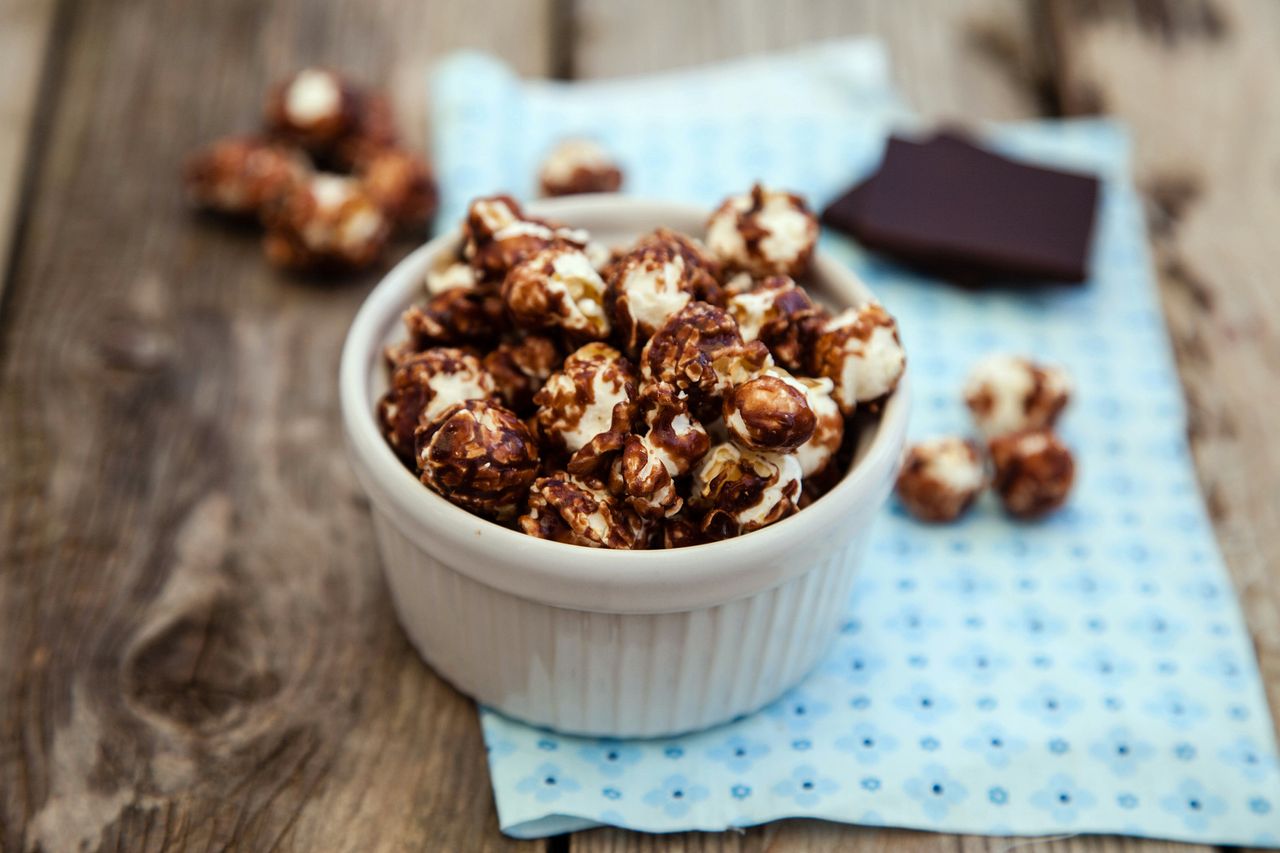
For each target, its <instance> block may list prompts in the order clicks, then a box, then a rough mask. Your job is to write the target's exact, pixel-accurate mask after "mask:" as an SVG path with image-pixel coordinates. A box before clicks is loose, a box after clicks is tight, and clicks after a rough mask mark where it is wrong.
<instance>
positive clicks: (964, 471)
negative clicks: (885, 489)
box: [897, 436, 987, 522]
mask: <svg viewBox="0 0 1280 853" xmlns="http://www.w3.org/2000/svg"><path fill="white" fill-rule="evenodd" d="M986 481H987V475H986V466H985V464H984V463H983V459H982V454H981V452H980V451H979V450H978V446H977V445H976V444H974V443H973V442H972V441H967V440H966V439H963V438H956V437H953V436H947V437H943V438H934V439H929V440H928V441H922V442H920V443H919V444H916V445H913V446H912V447H911V448H910V450H909V451H908V452H907V456H906V460H905V461H904V462H903V463H902V471H901V473H899V475H898V483H897V491H898V499H899V500H901V501H902V504H903V506H905V507H906V508H907V510H908V511H909V512H910V513H911V514H912V515H914V516H915V517H916V518H918V519H920V520H921V521H931V522H947V521H954V520H956V519H957V518H959V517H960V516H961V515H963V514H964V513H965V511H966V510H968V509H969V507H970V506H972V505H973V502H974V501H975V500H977V498H978V495H979V494H980V493H981V492H982V489H983V488H984V487H985V486H986Z"/></svg>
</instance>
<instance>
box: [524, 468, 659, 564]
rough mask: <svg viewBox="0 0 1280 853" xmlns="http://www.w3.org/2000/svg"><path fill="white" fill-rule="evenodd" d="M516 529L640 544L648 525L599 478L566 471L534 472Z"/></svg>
mask: <svg viewBox="0 0 1280 853" xmlns="http://www.w3.org/2000/svg"><path fill="white" fill-rule="evenodd" d="M520 529H521V530H522V531H524V532H525V533H527V534H528V535H530V536H536V537H537V538H539V539H551V540H553V541H556V542H565V543H568V544H571V545H584V546H586V547H588V548H616V549H626V550H633V551H634V550H640V549H643V548H647V547H648V546H649V539H650V538H651V536H652V535H653V532H654V528H653V526H652V525H651V524H650V523H649V522H647V521H646V520H645V519H643V518H642V517H640V516H639V515H638V514H636V513H635V512H633V511H632V510H631V509H630V508H629V507H627V506H626V504H625V503H623V502H622V501H620V500H618V499H617V498H616V497H614V496H613V495H612V494H610V493H609V491H608V490H607V489H605V488H604V487H603V486H602V485H600V484H599V483H595V482H592V481H590V480H584V479H581V478H578V477H574V476H572V475H569V474H566V473H563V472H561V473H559V474H553V475H552V476H550V477H539V478H538V480H537V481H536V482H535V483H534V484H533V488H532V490H531V491H530V493H529V511H528V512H527V513H526V514H524V515H523V516H521V517H520Z"/></svg>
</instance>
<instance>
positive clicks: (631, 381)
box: [533, 343, 637, 453]
mask: <svg viewBox="0 0 1280 853" xmlns="http://www.w3.org/2000/svg"><path fill="white" fill-rule="evenodd" d="M636 383H637V380H636V372H635V368H634V367H632V366H631V362H629V361H627V359H626V358H625V357H623V355H622V353H620V352H618V351H617V350H616V349H614V348H613V347H611V346H609V345H607V344H603V343H589V344H587V345H586V346H583V347H581V348H580V349H578V350H577V351H576V352H574V353H572V354H570V355H569V357H568V358H566V359H565V360H564V365H563V366H562V367H561V369H560V370H559V371H557V372H556V373H553V374H551V377H550V378H549V379H547V381H546V384H545V385H543V386H542V390H540V391H538V393H537V394H535V395H534V397H533V401H534V403H536V404H537V406H538V412H537V414H536V415H535V421H536V423H537V429H538V433H539V435H541V436H542V437H543V438H544V439H546V440H547V441H548V442H549V443H550V444H552V445H553V446H557V447H563V448H565V449H566V450H568V451H569V452H570V453H573V452H575V451H577V450H579V449H581V448H582V447H583V446H584V445H586V444H587V443H588V442H589V441H591V440H592V439H593V438H595V437H596V436H597V435H599V434H601V433H604V432H608V431H610V430H616V428H617V427H618V423H616V422H617V421H621V423H622V424H625V425H626V426H625V427H624V428H623V431H624V432H628V431H630V430H629V425H630V423H631V420H632V417H633V415H634V411H635V402H634V401H635V396H636Z"/></svg>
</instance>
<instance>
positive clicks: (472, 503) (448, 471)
mask: <svg viewBox="0 0 1280 853" xmlns="http://www.w3.org/2000/svg"><path fill="white" fill-rule="evenodd" d="M415 439H416V444H417V448H416V462H417V465H418V470H419V472H421V479H422V482H423V483H424V484H426V485H427V486H428V487H430V488H431V489H432V490H433V491H435V492H438V493H439V494H441V495H443V496H444V497H446V498H447V499H448V500H450V501H452V502H453V503H455V504H457V505H458V506H460V507H463V508H464V509H468V510H470V511H471V512H474V513H477V514H479V515H484V516H488V517H490V518H494V519H498V520H500V521H501V520H507V519H511V518H514V517H515V516H516V515H517V514H518V513H519V512H520V509H521V507H522V506H524V502H525V499H526V498H527V496H528V492H529V487H530V486H531V485H533V482H534V480H535V479H536V478H537V476H538V465H539V456H538V443H537V441H535V440H534V437H533V433H531V432H530V431H529V428H528V427H527V426H525V424H524V421H522V420H520V418H518V417H516V415H515V413H513V412H511V411H510V410H508V409H504V408H503V407H502V406H499V405H498V404H496V403H493V402H490V401H487V400H468V401H466V402H464V403H458V404H455V405H453V406H451V407H449V408H447V409H445V410H444V411H443V412H441V413H440V414H439V415H438V416H436V418H435V419H433V420H431V421H429V422H425V423H422V422H420V423H419V426H418V428H417V432H416V435H415Z"/></svg>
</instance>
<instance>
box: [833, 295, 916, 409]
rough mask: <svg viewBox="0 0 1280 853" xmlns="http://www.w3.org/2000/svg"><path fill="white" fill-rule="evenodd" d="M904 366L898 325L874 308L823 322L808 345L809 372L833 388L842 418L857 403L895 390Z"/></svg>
mask: <svg viewBox="0 0 1280 853" xmlns="http://www.w3.org/2000/svg"><path fill="white" fill-rule="evenodd" d="M906 365H907V358H906V354H905V353H904V352H903V349H902V342H901V341H900V340H899V339H898V324H897V322H896V321H895V320H894V319H893V317H891V316H890V315H889V313H888V312H887V311H885V310H884V308H882V307H881V306H880V305H879V303H876V302H869V303H867V304H866V305H863V306H862V307H861V308H846V309H845V310H844V311H841V312H840V313H839V314H837V315H835V316H834V317H832V318H831V319H829V320H827V321H826V322H825V323H824V324H823V325H822V326H821V329H820V331H819V333H818V336H817V339H816V340H815V342H814V345H813V370H814V372H815V373H817V374H818V375H819V376H825V377H827V378H828V379H830V380H831V381H832V382H834V383H835V398H836V402H838V403H839V404H840V409H841V410H842V411H843V412H844V413H845V416H846V417H847V416H849V415H852V414H853V411H854V409H855V408H856V407H857V404H858V403H867V402H871V401H873V400H878V399H880V398H881V397H883V396H885V395H886V394H888V393H889V392H891V391H892V390H893V389H894V388H896V387H897V386H898V380H899V379H901V378H902V372H903V371H904V370H905V369H906Z"/></svg>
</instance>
